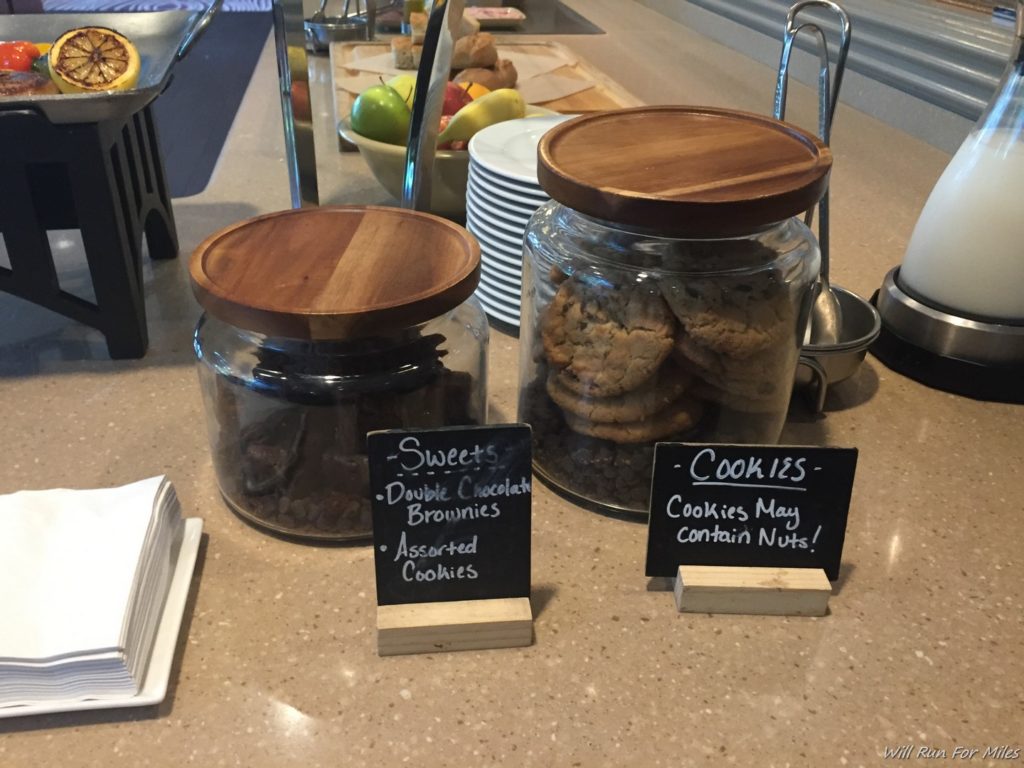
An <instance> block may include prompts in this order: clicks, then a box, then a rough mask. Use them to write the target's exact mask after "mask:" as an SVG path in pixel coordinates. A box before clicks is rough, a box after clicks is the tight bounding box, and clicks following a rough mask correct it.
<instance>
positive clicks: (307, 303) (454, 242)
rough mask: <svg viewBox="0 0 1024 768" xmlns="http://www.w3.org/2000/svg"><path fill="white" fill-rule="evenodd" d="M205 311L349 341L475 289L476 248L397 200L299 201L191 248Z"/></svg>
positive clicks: (453, 302)
mask: <svg viewBox="0 0 1024 768" xmlns="http://www.w3.org/2000/svg"><path fill="white" fill-rule="evenodd" d="M189 272H190V274H191V277H192V289H193V291H194V292H195V295H196V298H197V299H198V300H199V303H200V304H201V305H202V306H203V308H204V309H206V311H207V312H209V313H210V314H211V315H214V316H215V317H217V318H219V319H221V320H223V321H225V322H227V323H230V324H231V325H234V326H237V327H240V328H245V329H247V330H250V331H256V332H257V333H263V334H267V335H269V336H284V337H289V338H297V339H317V340H330V339H350V338H358V337H363V336H370V335H376V334H378V333H381V332H388V331H393V330H397V329H400V328H408V327H411V326H414V325H417V324H419V323H423V322H426V321H427V320H431V319H433V318H435V317H438V316H440V315H442V314H444V313H445V312H448V311H449V310H451V309H453V308H455V307H456V306H458V305H459V304H461V303H462V302H463V301H465V300H466V299H467V298H469V296H470V295H471V294H472V293H473V291H475V290H476V286H477V283H478V282H479V280H480V246H479V244H478V243H477V241H476V239H475V238H474V237H473V236H472V235H470V234H469V233H468V232H467V231H466V230H464V229H463V228H462V227H460V226H458V225H456V224H453V223H451V222H449V221H446V220H445V219H441V218H439V217H437V216H431V215H429V214H426V213H419V212H416V211H407V210H402V209H399V208H383V207H377V206H342V207H334V208H305V209H300V210H291V211H282V212H279V213H271V214H267V215H265V216H258V217H256V218H254V219H248V220H247V221H242V222H239V223H237V224H234V225H232V226H230V227H227V228H226V229H222V230H221V231H220V232H217V233H215V234H213V235H210V237H208V238H206V240H204V241H203V243H202V244H201V245H200V246H199V247H198V248H197V249H196V251H195V253H193V254H192V260H191V262H190V263H189Z"/></svg>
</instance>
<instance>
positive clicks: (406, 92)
mask: <svg viewBox="0 0 1024 768" xmlns="http://www.w3.org/2000/svg"><path fill="white" fill-rule="evenodd" d="M388 85H390V86H391V87H392V88H394V89H395V90H396V91H398V95H399V96H401V97H402V98H403V99H405V105H406V106H407V107H408V108H409V109H412V99H413V96H415V95H416V76H415V75H395V76H394V77H392V78H391V79H390V80H388Z"/></svg>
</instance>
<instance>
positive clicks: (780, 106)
mask: <svg viewBox="0 0 1024 768" xmlns="http://www.w3.org/2000/svg"><path fill="white" fill-rule="evenodd" d="M812 7H820V8H824V9H825V10H828V11H831V12H832V13H833V14H835V16H836V17H837V19H838V22H839V54H838V56H837V57H836V65H835V74H834V75H830V71H829V50H828V41H827V40H826V39H825V32H824V31H823V30H822V28H821V27H820V26H818V25H817V24H815V23H813V22H804V23H800V22H798V21H797V16H798V15H799V14H800V12H801V11H803V10H804V9H805V8H812ZM805 30H806V31H807V32H809V33H810V34H811V35H813V36H814V37H815V38H816V42H817V49H818V60H819V62H820V66H819V70H818V135H819V136H820V137H821V140H822V141H823V142H825V144H826V145H827V144H828V143H829V140H830V137H831V134H832V118H833V116H834V115H835V111H836V104H838V102H839V87H840V85H842V82H843V71H844V70H845V69H846V55H847V53H848V52H849V50H850V17H849V16H848V15H847V13H846V11H845V10H843V8H842V7H841V6H840V5H839V4H838V3H834V2H831V0H803V2H799V3H796V4H795V5H793V6H792V7H791V8H790V9H789V12H788V13H787V14H786V31H785V33H784V34H783V37H782V55H781V57H780V58H779V76H778V81H777V82H776V85H775V109H774V112H773V114H774V116H775V118H776V119H777V120H784V119H785V117H786V94H787V90H788V88H789V59H790V56H791V55H792V53H793V43H794V41H795V40H796V37H797V35H799V34H800V33H801V32H803V31H805ZM830 80H831V87H830V85H829V81H830ZM818 207H819V210H820V213H819V219H818V243H819V245H820V246H821V274H820V276H819V290H818V293H817V295H816V296H815V298H814V303H813V304H812V305H811V316H810V319H809V321H808V328H807V335H806V336H805V339H804V344H805V345H810V346H829V345H832V344H836V343H837V342H838V341H839V340H840V339H841V338H842V324H843V317H842V309H841V307H840V305H839V299H838V298H837V297H836V294H835V292H833V290H832V286H831V285H830V284H829V235H828V228H829V213H828V189H827V188H826V189H825V194H824V195H823V196H822V198H821V202H819V203H818ZM813 220H814V209H813V208H811V209H810V210H809V211H808V212H807V215H806V216H805V217H804V221H805V223H806V224H807V226H811V223H812V221H813Z"/></svg>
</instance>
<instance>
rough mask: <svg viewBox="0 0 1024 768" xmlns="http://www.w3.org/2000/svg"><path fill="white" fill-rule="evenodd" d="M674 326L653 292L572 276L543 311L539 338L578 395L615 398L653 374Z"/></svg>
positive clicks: (669, 347)
mask: <svg viewBox="0 0 1024 768" xmlns="http://www.w3.org/2000/svg"><path fill="white" fill-rule="evenodd" d="M591 279H592V280H596V278H591ZM675 329H676V321H675V319H674V318H673V316H672V312H671V311H670V310H669V308H668V305H667V304H666V303H665V300H664V299H663V298H662V297H661V295H660V293H658V292H657V291H655V290H651V289H650V288H648V287H647V286H644V285H622V286H609V285H602V284H598V283H596V282H594V283H593V284H590V283H587V282H584V278H583V277H581V276H578V275H574V276H573V277H571V278H569V279H568V280H566V281H565V282H563V283H562V284H561V286H559V289H558V292H557V293H556V294H555V297H554V299H553V300H552V302H551V305H550V306H549V307H548V309H547V311H546V312H545V313H544V315H543V319H542V321H541V338H542V341H543V345H544V352H545V354H546V356H547V359H548V362H550V363H551V365H552V366H553V367H555V368H557V369H559V370H560V371H561V372H562V373H563V376H562V379H561V381H562V383H563V384H565V386H566V387H568V388H569V389H570V390H572V391H573V392H575V393H577V394H579V395H585V396H589V397H614V396H616V395H621V394H622V393H624V392H629V391H630V390H633V389H636V388H637V387H638V386H640V385H641V384H643V383H644V382H646V381H647V380H648V379H650V378H651V377H652V376H653V375H654V373H655V371H657V370H658V368H659V367H660V366H661V364H662V363H663V362H664V361H665V359H666V358H667V357H668V355H669V352H671V351H672V338H673V334H674V332H675Z"/></svg>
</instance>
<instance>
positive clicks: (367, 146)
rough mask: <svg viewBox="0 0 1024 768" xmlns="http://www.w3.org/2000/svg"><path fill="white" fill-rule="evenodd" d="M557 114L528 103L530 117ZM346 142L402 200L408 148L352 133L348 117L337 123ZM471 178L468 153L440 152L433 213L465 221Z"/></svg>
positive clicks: (432, 196)
mask: <svg viewBox="0 0 1024 768" xmlns="http://www.w3.org/2000/svg"><path fill="white" fill-rule="evenodd" d="M553 114H555V113H554V112H552V111H551V110H550V109H545V108H544V107H537V106H534V105H532V104H528V105H527V107H526V116H527V117H536V116H539V115H553ZM338 133H339V134H340V135H341V137H342V138H343V139H345V140H346V141H348V142H351V143H352V144H355V145H356V146H357V147H359V152H360V154H361V155H362V156H363V159H365V160H366V164H367V165H368V166H369V167H370V171H371V172H372V173H373V175H374V176H375V177H376V178H377V181H379V182H380V184H381V186H382V187H384V189H386V190H387V191H388V192H389V193H390V194H391V195H392V196H394V197H396V198H398V199H399V200H401V198H402V184H403V182H404V180H405V147H403V146H399V145H397V144H385V143H384V142H382V141H374V140H373V139H368V138H366V137H365V136H362V135H360V134H358V133H356V132H355V131H354V130H352V125H351V123H349V119H348V117H345V118H343V119H342V120H341V122H339V123H338ZM468 177H469V152H468V151H466V150H464V149H462V150H451V149H439V150H437V153H436V155H435V157H434V176H433V178H432V179H431V182H432V183H431V187H430V213H436V214H437V215H439V216H450V217H455V218H462V217H464V216H465V215H466V180H467V178H468Z"/></svg>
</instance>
